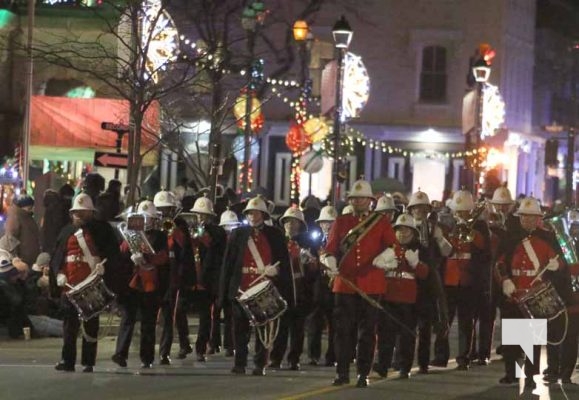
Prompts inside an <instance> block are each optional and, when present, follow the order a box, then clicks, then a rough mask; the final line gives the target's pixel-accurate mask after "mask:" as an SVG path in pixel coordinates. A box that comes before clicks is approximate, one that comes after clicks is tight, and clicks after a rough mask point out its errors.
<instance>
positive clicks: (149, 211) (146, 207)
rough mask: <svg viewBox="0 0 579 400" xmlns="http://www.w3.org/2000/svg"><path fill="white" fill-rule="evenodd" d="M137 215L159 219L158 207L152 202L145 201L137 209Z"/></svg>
mask: <svg viewBox="0 0 579 400" xmlns="http://www.w3.org/2000/svg"><path fill="white" fill-rule="evenodd" d="M137 214H140V215H144V216H145V217H149V218H158V217H159V214H158V212H157V207H155V204H154V203H153V202H152V201H151V200H143V201H141V202H140V203H139V206H138V207H137Z"/></svg>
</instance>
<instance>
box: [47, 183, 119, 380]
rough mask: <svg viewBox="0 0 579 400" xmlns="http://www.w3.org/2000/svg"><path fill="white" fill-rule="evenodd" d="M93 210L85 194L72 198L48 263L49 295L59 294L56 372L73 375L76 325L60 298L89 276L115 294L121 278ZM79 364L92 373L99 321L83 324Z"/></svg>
mask: <svg viewBox="0 0 579 400" xmlns="http://www.w3.org/2000/svg"><path fill="white" fill-rule="evenodd" d="M95 211H96V210H95V208H94V205H93V202H92V200H91V198H90V196H89V195H88V194H85V193H81V194H79V195H78V196H76V197H75V199H74V201H73V203H72V207H71V209H70V216H71V220H72V222H71V224H69V225H67V226H65V227H64V228H63V229H62V231H61V233H60V235H59V237H58V239H57V241H56V250H55V252H54V256H53V257H52V260H51V262H50V268H51V271H50V272H51V273H50V276H49V278H50V284H51V287H52V290H53V293H54V292H55V290H56V287H57V286H60V287H61V288H62V290H63V296H62V307H63V309H64V318H63V342H64V343H63V346H62V359H61V361H60V362H59V363H58V364H56V366H55V369H56V370H57V371H74V365H75V363H76V340H77V338H78V334H79V330H80V323H81V321H80V320H79V317H78V313H77V310H76V309H75V308H74V306H73V305H72V303H71V302H70V301H69V300H68V298H67V297H66V296H65V295H64V293H66V292H67V291H68V290H69V288H70V287H72V286H75V285H78V284H79V283H81V282H83V281H84V280H85V279H86V278H88V277H89V275H91V274H97V275H104V279H105V283H106V284H107V286H108V287H109V289H111V290H113V291H115V292H116V293H117V294H119V289H120V287H119V285H118V284H117V283H116V282H118V280H119V279H121V278H122V274H120V272H121V271H120V269H119V265H118V260H119V247H118V242H117V240H116V235H115V233H114V231H113V228H112V227H111V226H110V225H109V224H108V223H106V222H102V221H97V220H96V219H95V218H94V215H95ZM82 324H83V329H84V333H83V335H82V355H81V364H82V365H83V366H84V369H83V372H93V368H94V365H95V362H96V352H97V336H98V331H99V317H98V316H96V317H94V318H91V319H89V320H87V321H86V322H83V323H82Z"/></svg>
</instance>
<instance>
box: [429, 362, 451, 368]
mask: <svg viewBox="0 0 579 400" xmlns="http://www.w3.org/2000/svg"><path fill="white" fill-rule="evenodd" d="M430 365H432V366H433V367H440V368H446V366H447V365H448V361H443V360H432V361H431V362H430Z"/></svg>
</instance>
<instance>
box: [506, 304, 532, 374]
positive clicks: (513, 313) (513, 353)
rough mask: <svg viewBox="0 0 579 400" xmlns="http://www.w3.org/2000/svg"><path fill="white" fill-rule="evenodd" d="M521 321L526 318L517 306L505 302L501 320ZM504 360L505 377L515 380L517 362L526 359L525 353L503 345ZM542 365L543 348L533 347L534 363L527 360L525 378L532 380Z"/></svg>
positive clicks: (514, 347) (516, 347) (519, 348)
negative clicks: (520, 319)
mask: <svg viewBox="0 0 579 400" xmlns="http://www.w3.org/2000/svg"><path fill="white" fill-rule="evenodd" d="M513 318H515V319H519V318H525V317H523V315H522V314H521V312H520V311H519V308H518V307H517V305H516V304H514V303H512V302H507V301H505V302H504V303H503V305H502V307H501V319H513ZM502 347H503V358H504V360H505V375H506V376H507V377H509V378H512V379H515V362H516V361H517V360H518V359H520V358H522V357H524V353H523V351H522V349H521V347H520V346H513V345H503V346H502ZM540 365H541V346H533V363H531V361H530V360H529V359H528V358H527V359H525V376H526V377H527V379H532V376H533V375H537V374H538V373H539V366H540Z"/></svg>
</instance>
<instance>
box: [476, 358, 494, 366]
mask: <svg viewBox="0 0 579 400" xmlns="http://www.w3.org/2000/svg"><path fill="white" fill-rule="evenodd" d="M490 363H491V360H489V359H488V358H479V359H478V361H477V362H476V365H480V366H481V367H485V366H487V365H489V364H490Z"/></svg>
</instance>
